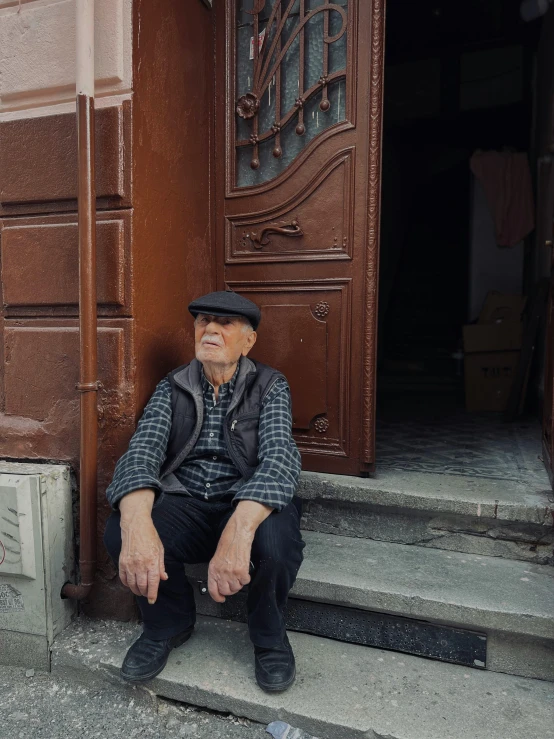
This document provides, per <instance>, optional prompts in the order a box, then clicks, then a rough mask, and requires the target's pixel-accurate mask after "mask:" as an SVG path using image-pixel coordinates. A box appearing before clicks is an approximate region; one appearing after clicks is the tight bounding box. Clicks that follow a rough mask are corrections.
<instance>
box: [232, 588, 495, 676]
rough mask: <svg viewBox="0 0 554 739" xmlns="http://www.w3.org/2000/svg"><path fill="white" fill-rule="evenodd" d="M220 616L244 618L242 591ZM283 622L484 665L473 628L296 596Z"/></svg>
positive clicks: (482, 645) (481, 640)
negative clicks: (302, 598) (319, 601)
mask: <svg viewBox="0 0 554 739" xmlns="http://www.w3.org/2000/svg"><path fill="white" fill-rule="evenodd" d="M221 616H222V618H225V619H230V620H233V621H242V622H246V597H245V595H244V594H243V593H237V594H236V595H234V596H232V597H231V598H227V599H226V601H225V603H224V604H222V609H221ZM286 625H287V629H290V630H291V631H302V632H305V633H307V634H313V635H314V636H323V637H326V638H329V639H336V640H338V641H343V642H348V643H350V644H361V645H363V646H366V647H376V648H378V649H390V650H392V651H395V652H405V653H406V654H415V655H417V656H418V657H429V658H430V659H436V660H440V661H441V662H453V663H454V664H459V665H466V666H468V667H478V668H482V669H484V668H485V667H486V661H487V637H486V634H482V633H479V632H477V631H469V630H467V629H458V628H455V627H452V626H443V625H441V624H433V623H429V622H428V621H418V620H417V619H411V618H403V617H402V616H392V615H390V614H387V613H376V612H374V611H362V610H360V609H358V608H346V607H344V606H336V605H332V604H329V603H316V602H313V601H307V600H300V599H298V598H290V599H289V602H288V606H287V613H286Z"/></svg>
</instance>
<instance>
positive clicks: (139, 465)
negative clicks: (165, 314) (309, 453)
mask: <svg viewBox="0 0 554 739" xmlns="http://www.w3.org/2000/svg"><path fill="white" fill-rule="evenodd" d="M237 374H238V367H237V371H236V372H235V374H234V376H233V378H232V379H231V380H230V381H229V382H227V383H225V384H224V385H220V386H219V392H218V402H217V403H216V401H215V393H214V388H213V387H212V385H211V384H210V383H209V382H208V380H207V379H206V378H205V376H204V373H202V378H201V379H202V389H203V396H204V419H203V423H202V430H201V432H200V436H199V438H198V441H197V442H196V445H195V446H194V449H193V450H192V452H191V453H190V454H189V456H188V457H187V458H186V459H185V461H184V462H183V464H182V465H181V466H180V467H179V468H178V469H177V470H175V473H174V474H175V476H176V477H177V479H178V480H179V482H181V484H182V485H183V486H184V487H185V488H186V491H187V493H188V494H189V495H191V496H192V497H194V498H202V499H203V500H232V501H234V502H238V501H240V500H254V501H256V502H258V503H263V504H264V505H268V506H270V507H271V508H276V509H277V510H281V509H282V508H284V507H285V506H286V505H287V504H288V503H290V501H291V500H292V496H293V495H294V493H295V491H296V487H297V484H298V477H299V475H300V454H299V452H298V449H297V447H296V444H295V443H294V440H293V438H292V435H291V428H292V412H291V400H290V391H289V387H288V384H287V382H286V381H285V380H284V379H278V380H277V381H276V382H275V384H274V385H273V387H272V388H271V390H270V391H269V393H268V394H267V396H266V398H265V399H264V403H263V405H262V409H261V412H260V424H259V430H258V446H259V448H258V459H259V462H260V463H259V465H258V467H257V469H256V471H255V473H254V475H253V476H252V477H251V478H250V479H249V480H244V479H243V478H242V477H241V475H240V472H239V470H238V469H237V468H236V466H235V464H234V463H233V461H232V459H231V458H230V456H229V453H228V451H227V447H226V445H225V440H224V437H223V421H224V419H225V416H226V414H227V410H228V408H229V404H230V402H231V398H232V395H233V391H234V389H235V383H236V379H237ZM171 420H172V411H171V386H170V384H169V381H168V380H167V378H164V379H163V380H162V381H161V382H160V383H158V385H157V387H156V389H155V391H154V393H153V395H152V397H151V398H150V400H149V401H148V404H147V406H146V408H145V409H144V413H143V415H142V417H141V419H140V421H139V423H138V426H137V430H136V431H135V433H134V435H133V437H132V439H131V441H130V443H129V448H128V450H127V451H126V452H125V454H124V455H123V456H122V457H121V458H120V460H119V461H118V463H117V465H116V468H115V472H114V476H113V480H112V482H111V484H110V485H109V487H108V489H107V491H106V495H107V497H108V500H109V502H110V504H111V505H112V507H113V508H114V509H115V508H117V504H118V502H119V500H121V498H122V497H123V496H124V495H127V493H130V492H132V491H133V490H139V489H142V488H149V489H151V490H154V491H155V492H156V498H157V499H158V498H159V495H160V493H161V485H160V478H159V476H160V469H161V466H162V464H163V462H164V461H165V457H166V449H167V442H168V439H169V434H170V431H171Z"/></svg>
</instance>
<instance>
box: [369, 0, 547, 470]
mask: <svg viewBox="0 0 554 739" xmlns="http://www.w3.org/2000/svg"><path fill="white" fill-rule="evenodd" d="M540 25H541V20H540V19H538V20H535V21H533V22H529V23H527V22H524V21H523V20H522V19H521V17H520V2H519V0H421V2H418V3H413V2H407V1H406V0H389V2H388V3H387V21H386V27H387V31H386V47H385V48H386V67H385V103H384V106H385V108H384V148H383V190H382V222H381V228H382V233H381V257H380V296H379V360H378V435H377V443H378V452H377V460H378V465H383V464H384V465H386V464H388V462H390V459H392V458H393V457H394V460H395V463H397V464H401V459H402V455H404V457H406V456H409V455H411V456H412V457H414V456H415V457H419V458H421V459H423V462H424V461H425V459H424V458H425V456H427V457H429V455H432V454H433V453H434V452H433V450H432V447H433V445H434V440H435V441H436V440H437V439H438V436H437V435H438V434H442V438H443V439H444V438H446V437H447V438H448V439H449V441H448V444H449V448H450V452H451V455H450V456H452V455H454V457H455V458H456V456H458V457H460V455H462V456H463V449H464V448H466V447H467V443H468V439H467V438H466V437H467V434H466V436H464V440H462V439H461V437H460V435H459V434H457V432H456V429H457V428H458V429H462V428H464V429H466V431H467V424H469V425H470V427H471V432H470V434H469V437H470V438H472V439H473V440H474V441H473V442H472V443H474V445H476V446H479V445H480V446H481V447H482V445H483V444H485V443H486V442H485V437H486V436H487V434H488V433H490V434H492V436H493V437H494V436H495V435H496V436H497V437H498V436H499V432H498V430H496V431H495V429H498V428H499V424H501V423H502V421H501V419H500V417H499V416H498V414H491V413H488V414H477V416H478V417H475V414H468V413H467V412H466V411H465V407H464V377H463V371H464V370H463V353H462V350H463V346H462V326H463V325H464V324H467V323H470V322H472V321H474V320H475V319H476V318H477V313H476V311H475V305H473V306H472V305H471V301H470V297H469V296H470V292H471V290H472V285H471V280H472V279H474V275H473V277H472V272H471V269H470V266H471V265H470V262H471V258H472V256H471V235H470V229H471V219H472V175H471V172H470V166H469V162H470V158H471V155H472V154H473V152H474V151H476V150H478V149H481V150H498V151H502V150H506V149H507V150H509V151H518V152H519V151H520V152H530V150H531V148H532V146H533V140H532V136H533V65H534V58H535V53H536V49H537V46H538V40H539V34H540ZM532 248H533V234H531V235H530V236H529V237H528V238H527V239H526V242H525V247H524V250H522V253H521V265H520V266H521V274H520V281H519V285H520V289H519V290H518V292H519V291H520V292H522V293H524V292H526V290H527V289H528V287H527V284H526V264H527V261H528V255H529V250H530V249H532ZM501 268H502V267H501V265H499V269H501ZM473 288H475V286H473ZM490 288H491V289H495V285H493V284H491V285H490ZM474 303H475V301H474ZM469 416H473V417H469ZM536 418H537V409H536V408H534V407H533V399H532V391H531V389H530V390H529V392H528V393H527V402H526V415H525V416H524V422H525V423H526V424H527V425H528V427H529V428H530V429H532V434H533V435H534V436H533V438H536V429H537V428H538V422H537V420H536ZM519 423H520V424H521V420H520V421H519ZM412 424H414V428H415V429H418V428H419V429H422V428H423V427H425V428H427V427H430V428H431V429H435V431H434V432H431V436H430V437H429V438H427V437H426V442H425V443H424V445H423V447H424V449H423V451H422V450H421V449H419V450H418V451H417V452H414V448H413V447H412V446H410V444H408V446H405V448H404V451H402V450H399V449H398V441H397V440H398V437H399V436H402V435H403V431H405V429H406V428H409V427H410V426H411V425H412ZM464 424H465V425H464ZM441 428H442V431H441V430H440V429H441ZM447 429H449V430H448V431H447ZM480 429H481V430H482V435H480V434H481V431H480ZM486 429H488V431H486ZM505 432H506V433H509V432H508V431H506V429H503V430H502V433H500V436H502V434H504V433H505ZM416 433H417V435H419V434H421V433H423V437H425V433H426V432H421V431H419V432H416ZM460 433H461V434H462V435H463V433H465V432H462V431H461V432H460ZM445 435H446V437H445ZM536 443H540V437H539V440H538V441H536ZM391 449H392V452H391ZM466 451H467V449H466ZM458 452H459V454H458ZM391 455H392V456H391ZM422 455H423V456H422ZM470 456H471V455H470ZM464 464H465V467H464V465H462V467H464V469H465V470H466V471H465V472H462V473H463V474H467V473H469V472H468V471H469V469H470V467H471V462H470V461H469V459H468V460H466V463H464ZM401 466H402V465H401ZM424 466H425V465H424ZM439 466H440V465H439ZM403 468H406V466H405V465H404V466H403ZM407 468H408V469H412V468H413V469H418V467H417V465H416V466H415V467H413V466H412V467H410V466H409V465H408V467H407Z"/></svg>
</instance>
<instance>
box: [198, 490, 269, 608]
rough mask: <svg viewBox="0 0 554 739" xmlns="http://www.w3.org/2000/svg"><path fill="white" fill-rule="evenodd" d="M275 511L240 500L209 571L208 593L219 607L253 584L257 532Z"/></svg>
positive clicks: (250, 501) (251, 501)
mask: <svg viewBox="0 0 554 739" xmlns="http://www.w3.org/2000/svg"><path fill="white" fill-rule="evenodd" d="M272 511H273V508H270V507H269V506H265V505H262V504H261V503H256V501H253V500H241V501H240V503H238V504H237V507H236V510H235V512H234V513H233V515H232V516H231V518H230V519H229V521H228V522H227V526H225V528H224V529H223V533H222V534H221V538H220V539H219V544H218V546H217V549H216V552H215V554H214V556H213V557H212V560H211V562H210V566H209V567H208V590H209V593H210V595H211V596H212V598H213V599H214V600H215V602H216V603H224V602H225V596H227V595H233V594H234V593H238V591H239V590H240V589H241V588H243V587H244V586H245V585H247V584H248V583H249V582H250V574H249V569H250V552H251V550H252V542H253V541H254V535H255V533H256V529H257V528H258V526H259V525H260V524H261V523H262V521H265V519H266V518H267V517H268V516H269V514H270V513H271V512H272Z"/></svg>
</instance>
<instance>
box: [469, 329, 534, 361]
mask: <svg viewBox="0 0 554 739" xmlns="http://www.w3.org/2000/svg"><path fill="white" fill-rule="evenodd" d="M463 336H464V352H465V353H466V354H474V353H475V352H503V351H516V350H517V349H521V341H522V338H523V324H522V323H490V324H486V323H483V324H481V323H472V324H470V325H468V326H464V327H463Z"/></svg>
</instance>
